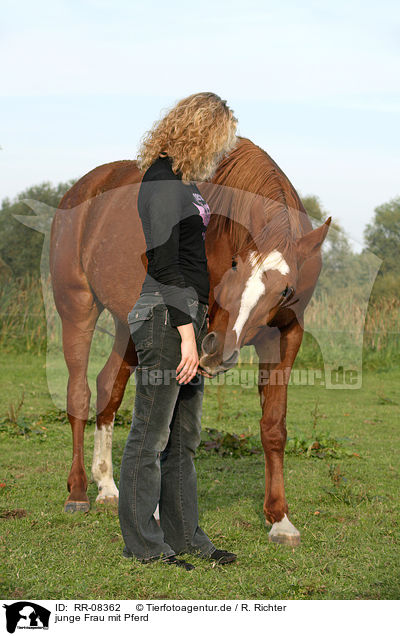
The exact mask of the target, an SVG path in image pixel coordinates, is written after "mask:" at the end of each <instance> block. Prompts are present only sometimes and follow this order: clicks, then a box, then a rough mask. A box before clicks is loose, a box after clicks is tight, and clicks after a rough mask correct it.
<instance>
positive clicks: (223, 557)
mask: <svg viewBox="0 0 400 636" xmlns="http://www.w3.org/2000/svg"><path fill="white" fill-rule="evenodd" d="M207 558H208V559H211V560H212V561H216V562H217V563H219V564H220V565H225V563H232V562H233V561H236V558H237V555H236V554H234V553H233V552H228V551H227V550H214V552H211V554H210V555H209V556H208V557H207Z"/></svg>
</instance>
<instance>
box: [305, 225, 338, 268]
mask: <svg viewBox="0 0 400 636" xmlns="http://www.w3.org/2000/svg"><path fill="white" fill-rule="evenodd" d="M331 220H332V217H329V218H328V219H327V220H326V221H325V223H324V224H323V225H321V226H320V227H317V229H315V230H312V231H311V232H308V234H304V236H302V237H301V238H299V239H297V241H296V247H297V264H298V267H301V265H302V264H303V263H304V261H306V260H307V259H308V258H310V257H311V256H314V255H315V254H316V253H317V252H318V251H319V250H320V249H321V245H322V243H323V242H324V240H325V237H326V235H327V233H328V230H329V226H330V224H331Z"/></svg>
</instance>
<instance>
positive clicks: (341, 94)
mask: <svg viewBox="0 0 400 636" xmlns="http://www.w3.org/2000/svg"><path fill="white" fill-rule="evenodd" d="M0 11H1V15H0V60H1V61H0V71H1V81H0V104H1V107H0V108H1V118H0V146H1V150H0V174H1V180H0V200H2V199H3V198H5V197H9V198H11V199H12V198H13V197H14V196H16V195H17V194H18V193H19V192H21V191H23V190H25V189H26V188H28V187H30V186H32V185H36V184H39V183H42V182H43V181H50V182H52V183H53V184H56V183H58V182H59V181H67V180H68V179H72V178H79V177H81V176H82V175H84V174H85V173H87V172H89V171H90V170H92V169H93V168H94V167H96V166H98V165H100V164H103V163H108V162H110V161H115V160H118V159H134V158H135V157H136V152H137V149H138V146H139V142H140V139H141V137H142V135H143V134H144V133H145V132H146V131H147V130H149V129H150V128H151V126H152V125H153V123H154V122H155V121H156V120H157V119H159V118H160V117H162V116H163V114H165V113H166V112H167V111H168V109H169V108H171V107H172V106H173V105H174V104H175V103H176V102H177V101H178V100H179V99H181V98H182V97H185V96H187V95H189V94H191V93H196V92H200V91H213V92H215V93H217V94H218V95H220V96H221V97H222V98H223V99H226V100H227V102H228V104H229V106H230V107H231V108H232V109H233V110H234V112H235V116H236V117H237V118H238V121H239V123H238V131H237V132H238V134H239V135H241V136H244V137H248V138H249V139H251V140H252V141H253V142H254V143H256V144H257V145H258V146H260V147H261V148H263V149H264V150H265V151H266V152H268V154H270V155H271V156H272V158H273V159H274V160H275V161H276V162H277V163H278V165H279V166H280V168H281V169H282V170H283V171H284V173H285V174H286V175H287V176H288V178H289V179H290V181H291V182H292V183H293V185H294V187H295V188H296V189H297V191H298V193H299V194H300V196H305V195H309V194H314V195H316V196H318V197H319V199H320V201H321V204H322V206H323V208H324V210H326V216H328V215H332V217H333V219H334V220H336V221H337V222H339V223H340V224H341V225H342V227H343V228H344V229H345V231H346V233H347V234H348V236H349V237H350V238H351V239H352V244H353V247H354V249H356V250H357V251H358V250H359V249H361V247H362V243H363V231H364V229H365V225H366V224H367V223H368V222H370V221H371V220H372V218H373V214H374V209H375V207H376V206H378V205H381V204H382V203H385V202H387V201H389V200H390V199H392V198H394V197H397V196H400V183H399V175H400V155H399V147H400V143H399V142H400V125H399V124H400V122H399V114H400V82H399V79H400V59H399V58H400V56H399V51H400V5H399V3H397V2H395V1H393V2H392V1H391V0H381V1H380V2H379V3H378V2H376V0H374V1H373V2H370V1H369V0H366V1H359V0H354V1H353V0H335V1H331V0H329V1H327V2H324V1H323V0H322V1H318V2H314V1H309V2H304V1H303V2H302V3H299V2H298V0H297V1H296V2H295V1H293V2H292V1H291V0H281V1H280V2H276V1H275V0H274V1H271V0H247V1H246V2H243V1H240V2H237V1H236V0H222V1H220V2H218V1H217V0H212V1H210V0H202V2H201V3H188V2H186V1H178V0H168V2H165V1H164V2H161V1H160V0H152V1H151V2H143V0H140V1H138V2H137V1H136V0H132V1H129V0H79V1H78V0H51V1H47V0H36V1H35V2H31V1H30V0H19V2H15V0H2V2H1V5H0Z"/></svg>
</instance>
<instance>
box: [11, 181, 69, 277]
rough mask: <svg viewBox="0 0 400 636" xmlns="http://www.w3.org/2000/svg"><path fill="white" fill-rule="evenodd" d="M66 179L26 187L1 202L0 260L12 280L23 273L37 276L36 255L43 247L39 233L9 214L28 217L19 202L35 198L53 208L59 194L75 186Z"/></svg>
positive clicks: (38, 258)
mask: <svg viewBox="0 0 400 636" xmlns="http://www.w3.org/2000/svg"><path fill="white" fill-rule="evenodd" d="M75 181H76V179H70V180H69V181H66V182H64V183H59V184H58V185H56V186H53V185H52V184H51V183H50V182H48V181H44V182H43V183H41V184H39V185H36V186H32V187H30V188H27V189H26V190H24V191H23V192H20V193H19V194H17V196H16V197H15V198H14V199H13V200H12V201H10V199H9V198H5V199H3V200H2V203H1V209H0V258H1V259H2V261H3V262H4V263H5V265H6V266H8V267H9V268H10V269H11V271H12V273H13V275H14V276H15V277H20V276H23V275H24V274H25V273H26V272H30V273H31V274H34V275H35V274H37V276H39V275H40V271H39V266H40V256H41V252H42V245H43V234H42V233H40V232H36V231H34V230H32V229H31V228H29V227H26V226H25V225H23V224H22V223H20V222H19V221H18V220H17V219H15V218H14V216H13V214H21V215H29V214H33V212H32V210H31V209H30V208H29V207H28V206H27V205H26V203H23V201H22V200H23V199H35V200H36V201H42V202H43V203H47V205H50V206H52V207H54V208H57V206H58V204H59V202H60V201H61V199H62V197H63V195H64V194H65V192H67V190H69V189H70V188H71V186H72V185H73V184H74V183H75Z"/></svg>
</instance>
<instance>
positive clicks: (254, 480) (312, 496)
mask: <svg viewBox="0 0 400 636" xmlns="http://www.w3.org/2000/svg"><path fill="white" fill-rule="evenodd" d="M32 285H34V283H32ZM38 292H39V290H38V289H36V291H35V290H34V291H32V289H30V290H29V289H27V288H26V287H25V289H23V288H22V286H21V288H19V289H18V288H15V289H14V298H17V300H18V299H19V302H20V307H21V306H23V307H24V311H23V313H21V311H18V309H17V307H16V305H15V304H14V303H13V302H11V301H9V295H7V294H6V293H5V292H4V288H3V296H2V297H1V298H0V301H1V311H2V320H1V325H0V343H1V345H0V346H1V349H0V355H1V368H0V398H1V411H0V444H1V462H0V549H1V554H0V597H1V598H7V599H23V598H30V599H59V598H61V599H69V598H71V599H75V598H76V599H83V598H89V599H130V598H135V599H214V598H215V599H243V598H248V599H394V598H399V592H400V583H399V581H400V557H399V538H400V537H399V508H400V503H399V476H400V475H399V473H400V468H399V440H400V428H399V423H400V417H399V413H400V409H399V406H400V390H399V386H400V382H399V381H400V369H399V365H398V359H399V358H398V356H399V342H398V311H399V309H398V306H397V305H396V304H395V303H391V304H388V305H387V306H386V308H385V307H383V308H380V309H379V310H378V309H376V310H375V314H374V313H373V312H370V313H369V315H368V317H367V326H368V325H376V329H375V330H374V329H372V327H371V328H370V332H368V333H366V334H365V335H364V362H365V364H364V371H363V378H362V387H361V388H360V389H357V390H327V389H326V388H325V387H324V386H322V385H321V384H318V383H314V384H304V385H303V384H302V383H301V382H299V383H294V384H292V385H291V386H290V387H289V398H288V416H287V428H288V443H287V448H286V458H285V481H286V494H287V499H288V502H289V507H290V513H291V520H292V522H293V523H294V524H295V525H296V526H297V528H298V529H299V530H300V532H301V544H300V546H299V547H298V548H291V547H287V546H282V545H275V544H271V543H269V542H268V528H267V527H266V526H265V523H264V517H263V511H262V507H263V497H264V460H263V454H262V449H261V445H260V441H259V420H260V416H261V410H260V406H259V400H258V394H257V387H256V385H255V384H254V383H253V384H252V383H250V384H243V383H241V384H235V383H233V384H232V385H229V382H228V377H229V373H233V372H234V371H235V370H232V371H231V372H228V374H226V379H227V381H226V382H225V384H223V385H218V384H217V383H215V381H212V382H210V381H209V382H207V383H206V388H205V397H204V404H203V419H202V422H203V431H204V440H203V443H202V445H201V447H200V448H199V452H198V454H197V457H196V460H195V462H196V469H197V473H198V491H199V510H200V523H201V525H202V527H203V528H204V530H205V531H206V532H207V533H208V534H209V536H210V538H211V539H212V540H213V542H214V543H215V544H216V546H217V547H222V548H225V549H229V550H232V551H234V552H236V553H237V554H238V559H237V562H236V563H234V564H230V565H228V566H225V567H222V566H216V567H213V565H212V564H211V563H208V562H206V561H203V560H201V559H199V558H196V557H188V560H191V562H192V563H194V564H195V566H196V568H195V569H194V570H193V571H191V572H186V571H181V570H180V569H179V568H173V567H167V566H165V565H162V564H157V563H152V564H147V565H143V564H140V563H135V562H131V561H128V560H126V559H124V558H123V557H122V555H121V552H122V548H123V541H122V537H121V533H120V528H119V522H118V514H117V510H116V509H115V508H113V507H104V506H99V505H97V506H96V504H95V498H96V495H97V487H96V485H95V483H93V482H91V481H90V482H89V486H88V495H89V498H90V500H91V509H90V511H89V512H88V513H77V514H74V515H71V514H65V513H64V512H63V504H64V500H65V498H66V496H67V488H66V480H67V476H68V472H69V468H70V464H71V454H72V444H71V430H70V426H69V423H68V420H67V419H66V415H65V411H64V410H63V409H62V408H60V404H61V403H62V400H63V399H64V394H63V392H62V391H63V389H62V387H61V388H60V389H58V390H59V393H56V392H55V391H54V392H52V391H50V390H49V376H48V375H46V370H47V369H46V368H47V364H48V356H49V351H50V348H49V344H51V342H50V340H51V338H50V337H49V332H48V329H47V326H46V319H45V313H44V308H43V301H42V305H40V304H39V305H38V303H37V300H36V301H35V300H34V294H35V293H38ZM387 302H389V301H387ZM38 306H39V310H38V309H37V307H38ZM40 307H42V309H40ZM379 312H380V313H379ZM396 316H397V322H396ZM48 318H49V313H47V319H48ZM368 321H369V322H368ZM385 324H386V325H387V327H386V328H385ZM54 329H55V330H56V327H54ZM97 345H98V346H97V348H96V347H95V351H94V354H93V359H92V358H91V366H90V373H89V375H90V378H91V379H90V382H91V388H92V399H93V398H94V396H95V391H94V384H93V383H94V381H95V374H96V371H98V370H99V369H100V368H101V366H102V364H104V362H105V355H106V351H107V343H106V344H104V346H103V344H102V343H101V342H100V340H99V341H98V343H97ZM46 346H47V352H46ZM46 355H47V357H46ZM246 355H247V356H248V357H247V359H246V358H245V357H244V356H243V358H242V361H241V366H240V368H241V369H247V370H248V371H249V372H250V373H251V372H252V371H253V370H255V369H256V365H255V364H254V362H255V360H253V358H252V354H251V353H247V354H246ZM320 361H321V360H320V354H319V353H318V347H317V345H316V343H315V341H313V340H312V339H311V338H306V339H305V341H304V344H303V346H302V350H301V352H300V354H299V357H298V362H297V366H298V368H300V367H302V368H312V369H314V368H318V364H319V363H320ZM134 391H135V386H134V377H133V376H132V378H131V381H130V382H129V385H128V387H127V390H126V392H125V396H124V400H123V403H122V405H121V409H120V411H119V415H118V417H117V421H116V426H115V435H114V446H113V462H114V477H115V481H116V483H117V485H118V479H119V468H120V461H121V456H122V451H123V448H124V444H125V440H126V437H127V434H128V430H129V427H130V419H131V411H132V406H133V400H134ZM64 393H65V387H64ZM92 415H93V413H92ZM209 429H213V430H211V431H210V430H209ZM93 433H94V418H93V416H92V417H91V419H90V420H89V422H88V424H87V428H86V438H85V450H86V452H85V465H86V471H87V474H88V476H90V466H91V459H92V453H93Z"/></svg>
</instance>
